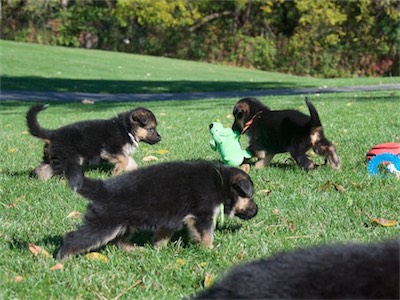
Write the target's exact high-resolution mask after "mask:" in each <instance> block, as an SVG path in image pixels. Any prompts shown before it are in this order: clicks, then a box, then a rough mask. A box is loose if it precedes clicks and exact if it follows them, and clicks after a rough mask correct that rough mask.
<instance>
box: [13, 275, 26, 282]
mask: <svg viewBox="0 0 400 300" xmlns="http://www.w3.org/2000/svg"><path fill="white" fill-rule="evenodd" d="M23 280H24V277H22V276H15V277H14V282H16V283H18V282H21V281H23Z"/></svg>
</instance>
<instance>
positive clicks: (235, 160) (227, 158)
mask: <svg viewBox="0 0 400 300" xmlns="http://www.w3.org/2000/svg"><path fill="white" fill-rule="evenodd" d="M209 128H210V134H211V140H210V146H211V149H213V150H214V151H217V150H218V152H219V154H220V155H221V158H222V161H223V162H224V164H226V165H228V166H231V167H239V166H240V165H241V164H242V163H243V161H244V159H245V158H251V157H252V155H251V154H250V152H248V151H247V150H243V149H242V147H241V146H240V142H239V137H240V133H239V132H234V131H233V130H232V129H231V128H224V127H223V126H222V124H221V123H218V122H214V123H211V124H210V127H209Z"/></svg>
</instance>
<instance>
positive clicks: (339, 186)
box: [333, 183, 346, 193]
mask: <svg viewBox="0 0 400 300" xmlns="http://www.w3.org/2000/svg"><path fill="white" fill-rule="evenodd" d="M333 188H334V189H335V191H338V192H342V193H344V192H345V191H346V189H345V188H344V187H343V185H341V184H335V183H333Z"/></svg>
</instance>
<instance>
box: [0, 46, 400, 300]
mask: <svg viewBox="0 0 400 300" xmlns="http://www.w3.org/2000/svg"><path fill="white" fill-rule="evenodd" d="M1 45H2V47H3V48H7V51H11V48H12V47H13V45H14V44H13V43H9V42H7V43H5V42H2V43H1ZM35 47H36V48H35ZM22 48H24V49H27V48H29V47H28V46H27V45H23V47H22ZM32 49H37V51H39V49H41V48H40V46H34V47H33V48H32ZM14 51H16V52H18V51H23V49H18V50H17V48H16V49H15V50H14ZM62 51H65V55H63V56H62V57H63V59H61V60H60V63H61V66H60V70H63V74H60V75H59V78H60V82H62V80H65V81H66V82H68V81H69V79H68V78H69V76H72V75H74V74H71V73H70V72H72V71H69V70H72V69H73V68H72V67H71V68H68V67H67V65H66V63H67V61H68V59H69V58H68V53H69V51H70V49H64V50H62ZM5 52H6V51H4V50H3V51H2V54H3V58H4V56H5ZM79 53H80V54H81V58H79V59H81V60H82V61H81V63H83V62H85V61H86V59H88V57H89V56H86V55H87V53H89V52H86V51H83V50H82V51H80V52H79ZM90 53H94V54H93V55H92V54H90V56H91V57H92V58H91V59H93V60H92V61H95V59H99V60H100V59H101V58H100V57H103V58H104V56H103V55H111V54H109V53H104V52H90ZM7 55H10V54H7ZM27 55H28V54H27ZM31 55H34V54H31ZM97 55H98V57H97ZM115 56H116V57H119V58H118V59H119V61H118V62H113V63H111V60H110V62H109V63H110V65H111V64H112V65H113V66H114V67H116V66H118V65H121V66H123V67H124V70H125V71H126V72H127V73H128V74H133V73H130V72H132V71H131V70H129V69H130V67H129V66H130V64H134V61H135V58H136V56H132V55H131V56H129V55H126V54H115ZM96 57H97V58H96ZM128 57H129V58H132V61H130V62H129V63H128V62H126V63H124V58H128ZM47 58H49V59H48V60H49V61H51V60H52V59H55V54H54V56H53V57H51V56H50V55H49V57H44V58H43V61H45V60H46V59H47ZM64 60H65V61H64ZM77 60H78V58H77ZM155 61H157V60H155ZM159 61H160V64H165V61H167V60H163V62H162V59H160V60H159ZM37 63H38V64H39V62H37ZM73 63H74V64H75V63H77V61H75V62H73ZM188 64H189V63H188ZM196 65H197V64H195V63H193V66H196ZM55 67H56V66H54V65H51V63H50V62H49V64H44V65H43V68H42V69H40V70H38V71H37V73H34V71H33V69H32V70H31V71H30V72H31V73H29V75H27V76H32V77H33V76H38V77H43V76H44V74H45V73H46V72H50V70H52V71H54V70H55V69H54V68H55ZM93 67H96V65H93ZM210 67H211V66H210ZM21 68H22V65H21ZM146 68H151V66H142V70H143V72H144V74H145V73H146V72H147V71H145V69H146ZM165 68H166V69H167V65H166V64H165ZM177 68H178V66H177ZM212 68H215V69H216V70H217V69H218V70H222V71H221V72H227V70H229V68H224V67H221V68H220V67H215V66H212ZM29 69H30V68H28V71H29ZM64 69H65V72H64ZM2 70H3V72H6V71H7V68H3V69H2ZM8 71H9V72H10V73H9V74H8V76H10V77H14V78H17V77H19V76H20V75H21V74H22V73H23V72H22V70H20V71H18V70H15V71H12V70H8ZM114 71H115V74H116V75H115V80H118V79H119V78H122V77H123V73H124V72H123V71H121V73H118V70H117V69H115V70H114ZM35 72H36V71H35ZM85 72H88V73H85V74H80V75H79V76H80V77H82V78H85V77H86V76H87V77H88V78H92V79H90V80H89V81H86V82H91V81H92V80H93V81H96V79H95V78H94V76H93V77H91V76H90V74H91V73H90V72H89V68H87V69H86V71H85ZM109 72H110V71H109V70H107V69H106V70H104V76H103V75H101V77H104V78H106V77H107V74H110V73H109ZM165 72H167V71H165ZM218 72H220V71H218ZM235 72H236V71H235ZM235 72H233V73H235ZM240 72H245V70H239V71H238V73H240ZM246 72H247V71H246ZM248 72H250V71H248ZM253 72H254V73H253V74H257V72H255V71H253ZM160 73H161V71H160ZM188 74H190V72H188ZM161 75H162V74H154V76H155V77H159V78H162V77H163V76H165V73H164V74H163V76H161ZM194 75H195V74H193V75H188V80H194V79H193V78H195V77H191V76H194ZM49 76H50V77H54V76H56V74H49ZM77 76H78V75H77ZM171 76H177V75H176V74H175V73H174V74H171ZM236 76H237V77H234V79H232V82H230V83H231V84H233V82H234V81H235V80H238V81H240V79H239V78H240V77H239V75H236ZM243 76H244V78H247V79H248V77H247V76H245V75H243ZM274 76H279V75H274ZM98 77H100V75H99V76H98ZM257 78H258V79H257V80H259V82H261V84H262V83H263V82H264V83H265V82H266V81H263V80H262V79H261V78H262V77H261V76H260V77H257ZM288 78H289V77H288ZM214 79H215V80H216V79H217V77H215V78H214ZM247 79H246V80H247ZM82 80H83V79H82ZM135 80H137V81H136V82H141V81H143V82H147V83H148V82H151V81H147V80H145V79H144V78H141V79H139V78H138V79H134V78H133V77H131V79H130V81H129V82H130V83H133V82H135ZM171 80H172V81H175V80H178V79H176V78H175V79H171ZM212 80H213V79H211V78H210V79H209V81H210V82H211V81H212ZM83 81H85V80H83ZM111 81H112V80H111V79H110V82H111ZM156 81H157V80H156ZM167 81H168V80H165V81H164V83H166V82H167ZM243 82H245V79H243ZM7 84H8V85H7V86H8V87H10V88H11V87H12V86H11V82H8V83H7ZM301 84H304V85H306V83H301ZM63 86H64V87H67V89H68V90H69V89H71V87H69V86H66V85H63ZM164 86H168V84H165V85H164ZM172 86H173V85H172ZM246 86H247V87H251V85H246ZM27 88H33V87H32V86H30V87H27ZM43 88H44V87H43ZM54 88H56V87H54ZM133 89H134V90H135V91H138V90H137V88H133ZM193 89H194V88H193ZM127 91H128V90H127ZM237 100H238V99H207V100H199V101H168V102H150V103H135V104H133V105H132V104H131V103H96V104H94V105H84V104H80V103H69V104H68V103H57V104H52V105H50V107H49V109H48V110H46V111H44V112H42V113H41V114H40V116H39V119H40V122H41V123H42V124H43V126H44V127H47V128H56V127H59V126H61V125H65V124H68V123H71V122H74V121H78V120H83V119H94V118H109V117H112V116H114V115H115V114H117V113H119V112H122V111H125V110H128V109H131V108H132V106H139V105H142V106H146V107H148V108H149V109H151V110H152V111H153V112H154V113H155V115H156V116H157V118H158V121H159V128H158V129H159V132H160V134H161V135H162V138H163V139H162V142H161V143H159V144H156V145H154V146H149V145H146V144H141V146H140V148H139V150H138V152H137V153H135V154H134V157H135V159H136V160H137V162H138V163H139V165H140V166H145V165H148V164H151V163H157V162H162V161H172V160H190V159H197V158H203V159H208V160H218V158H219V157H218V154H217V153H216V152H213V151H212V150H211V149H210V147H209V138H210V136H209V133H208V124H209V123H210V122H212V121H220V122H222V123H223V124H224V126H230V125H231V124H232V121H233V119H232V116H231V109H232V107H233V105H234V103H235V102H236V101H237ZM261 100H262V101H263V102H264V103H266V104H268V105H269V106H270V107H271V108H274V109H280V108H295V109H299V110H301V111H303V112H307V111H306V106H305V103H304V96H284V97H264V98H261ZM311 100H312V101H313V103H314V105H315V106H316V108H317V110H318V111H319V114H320V117H321V119H322V122H323V124H324V126H325V132H326V135H327V137H328V138H329V139H331V140H332V141H334V142H335V143H336V144H337V147H338V153H339V156H340V158H341V160H342V164H343V166H342V170H340V171H333V170H331V169H330V168H328V167H321V168H318V169H316V170H313V171H310V172H308V173H307V172H305V171H302V170H300V169H299V168H298V167H297V166H295V165H294V164H293V163H292V162H291V161H290V160H289V159H288V158H289V156H288V155H286V154H282V155H277V156H276V157H275V158H274V160H273V165H272V166H271V167H268V168H265V169H262V170H254V169H252V170H251V171H250V176H251V177H252V179H253V181H254V184H255V189H256V191H255V201H256V202H257V203H258V205H259V214H258V215H257V216H256V217H255V218H254V219H252V220H249V221H242V220H240V219H237V218H233V219H228V220H225V223H224V225H223V226H221V225H217V229H216V232H215V248H214V249H213V250H206V249H204V248H202V247H199V246H197V245H195V244H193V243H192V242H191V241H190V240H189V241H187V239H186V238H185V234H184V232H183V233H182V234H177V235H176V236H175V238H174V240H173V242H171V243H170V244H169V245H168V246H167V247H166V248H164V249H161V250H156V249H154V248H153V247H152V246H151V245H150V244H149V242H148V238H149V236H148V235H147V234H145V233H141V234H139V235H137V236H135V238H134V239H135V240H134V241H135V242H137V243H138V244H139V245H142V246H143V247H140V248H139V247H138V249H137V251H134V252H133V253H129V254H128V253H125V252H123V251H122V250H120V249H118V248H116V247H114V246H107V247H105V248H103V249H100V250H99V251H98V252H99V253H100V254H101V255H103V256H104V257H106V258H107V261H105V259H103V260H102V259H94V260H91V259H89V258H88V257H87V256H85V255H81V256H77V257H72V258H70V259H67V260H66V261H64V262H63V269H61V270H51V268H52V267H53V266H54V265H56V263H57V261H56V260H55V259H53V258H52V257H47V256H46V255H43V254H39V255H38V256H34V255H33V254H32V253H31V251H29V244H31V243H32V244H35V245H37V246H39V247H42V248H43V249H45V250H46V251H48V252H49V253H50V254H52V253H54V252H56V251H57V250H58V248H59V247H60V246H61V244H62V237H63V235H64V234H65V233H66V232H67V231H69V230H72V229H74V228H75V226H76V225H77V224H79V223H80V222H81V220H80V217H79V216H78V217H77V216H76V214H71V213H72V212H80V213H83V212H84V211H85V207H86V205H87V201H86V200H85V199H83V198H81V197H80V196H78V195H76V194H73V193H72V192H71V190H70V189H69V188H68V186H67V184H66V182H65V181H64V180H60V179H51V180H49V181H47V182H41V181H38V180H37V179H35V178H31V177H30V176H29V173H30V171H31V170H32V169H33V168H34V167H35V166H36V165H38V164H39V162H40V160H41V155H42V143H41V142H40V141H39V140H37V139H35V138H33V137H31V136H30V135H29V134H28V133H27V128H26V126H25V113H26V111H27V110H28V108H29V105H30V104H29V103H25V102H8V101H5V102H3V103H1V110H0V118H1V119H0V120H1V125H2V130H1V132H0V153H1V155H0V199H1V200H0V222H1V224H2V226H1V227H0V237H1V240H2V243H0V298H2V299H95V298H98V299H113V298H115V299H117V298H119V299H179V298H182V297H184V296H188V295H191V294H192V293H194V292H195V291H198V290H200V289H202V287H203V285H204V281H205V279H206V278H207V279H209V278H212V277H213V276H214V277H215V278H216V279H217V278H219V277H220V276H221V275H222V274H223V272H224V271H226V270H227V269H228V268H229V267H231V266H232V265H234V264H238V263H241V262H244V261H248V260H252V259H256V258H260V257H264V256H269V255H271V254H273V253H276V252H277V251H281V250H289V249H293V248H297V247H301V246H307V245H314V244H321V243H331V242H339V241H343V242H346V241H360V242H370V241H377V240H381V239H384V238H389V237H394V236H398V234H399V227H398V226H395V227H382V226H379V225H374V224H373V223H372V222H371V218H386V219H389V220H397V221H399V211H400V201H399V196H400V181H399V180H397V179H395V177H394V176H388V177H384V178H376V177H375V178H372V177H370V176H369V175H368V173H367V170H366V163H365V161H364V157H365V154H366V152H367V151H368V150H369V148H370V147H371V146H373V145H376V144H379V143H383V142H391V141H392V142H400V111H399V102H400V92H399V91H384V92H382V91H381V92H368V93H366V92H364V93H363V92H358V93H340V94H322V95H320V96H319V97H317V96H313V97H312V98H311ZM307 113H308V112H307ZM242 142H243V144H245V143H246V140H245V139H242ZM160 150H167V151H160ZM149 155H153V156H156V157H157V158H158V161H156V162H154V161H153V162H143V161H142V159H143V158H144V157H146V156H149ZM314 160H316V161H319V162H322V160H321V159H319V158H317V157H314ZM87 175H88V176H90V177H103V178H106V177H109V176H110V173H109V171H107V170H99V169H94V170H91V171H89V172H88V173H87ZM335 187H336V188H335ZM104 257H103V258H104Z"/></svg>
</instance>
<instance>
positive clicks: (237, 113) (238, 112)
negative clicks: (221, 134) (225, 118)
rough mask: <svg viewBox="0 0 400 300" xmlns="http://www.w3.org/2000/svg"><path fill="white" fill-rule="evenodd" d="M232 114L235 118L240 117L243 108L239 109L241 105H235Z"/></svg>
mask: <svg viewBox="0 0 400 300" xmlns="http://www.w3.org/2000/svg"><path fill="white" fill-rule="evenodd" d="M233 115H234V116H235V117H236V118H239V119H241V118H242V117H243V110H242V109H241V107H239V106H235V107H234V108H233Z"/></svg>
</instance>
